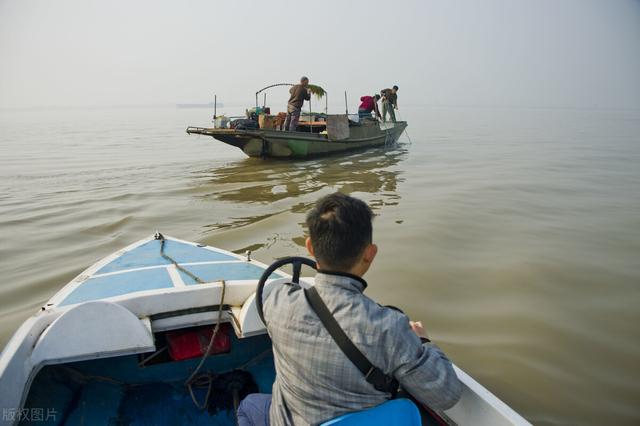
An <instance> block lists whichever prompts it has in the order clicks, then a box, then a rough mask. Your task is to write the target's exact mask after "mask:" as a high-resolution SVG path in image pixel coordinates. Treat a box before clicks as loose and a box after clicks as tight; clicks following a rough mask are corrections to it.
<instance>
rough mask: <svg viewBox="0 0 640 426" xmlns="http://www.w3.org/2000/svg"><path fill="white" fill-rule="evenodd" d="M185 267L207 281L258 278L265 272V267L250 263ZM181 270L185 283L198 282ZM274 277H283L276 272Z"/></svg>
mask: <svg viewBox="0 0 640 426" xmlns="http://www.w3.org/2000/svg"><path fill="white" fill-rule="evenodd" d="M185 268H186V269H187V270H188V271H189V272H191V273H193V274H195V275H196V276H197V277H198V278H200V279H201V280H203V281H205V282H212V281H220V280H227V281H229V280H257V279H259V278H260V276H261V275H262V273H263V272H264V268H262V267H260V266H256V265H252V264H250V263H215V264H212V265H189V266H185ZM179 272H180V276H181V277H182V281H184V283H185V284H187V285H192V284H197V282H196V281H195V280H194V279H193V278H191V277H190V276H188V275H187V274H185V273H184V272H182V271H179ZM272 278H282V276H280V275H279V274H278V273H274V274H273V275H272Z"/></svg>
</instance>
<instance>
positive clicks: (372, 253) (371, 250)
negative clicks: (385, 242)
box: [362, 244, 378, 263]
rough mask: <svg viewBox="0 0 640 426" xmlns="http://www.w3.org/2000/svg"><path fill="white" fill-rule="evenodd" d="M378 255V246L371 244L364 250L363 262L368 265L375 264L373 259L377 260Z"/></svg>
mask: <svg viewBox="0 0 640 426" xmlns="http://www.w3.org/2000/svg"><path fill="white" fill-rule="evenodd" d="M376 254H378V246H377V245H375V244H369V245H368V246H367V248H365V249H364V255H363V256H362V260H364V261H365V262H366V263H371V262H373V259H375V258H376Z"/></svg>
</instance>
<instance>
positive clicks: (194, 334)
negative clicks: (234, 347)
mask: <svg viewBox="0 0 640 426" xmlns="http://www.w3.org/2000/svg"><path fill="white" fill-rule="evenodd" d="M213 328H214V326H207V327H199V328H195V329H194V328H192V329H189V330H176V331H170V332H168V333H167V334H166V338H167V345H168V346H169V356H170V357H171V359H172V360H174V361H182V360H185V359H191V358H196V357H201V356H203V355H204V353H205V352H206V351H207V347H209V342H211V336H212V335H213ZM230 350H231V337H229V324H221V325H220V329H219V330H218V334H216V337H215V339H214V340H213V344H212V345H211V350H210V351H209V355H214V354H220V353H226V352H229V351H230Z"/></svg>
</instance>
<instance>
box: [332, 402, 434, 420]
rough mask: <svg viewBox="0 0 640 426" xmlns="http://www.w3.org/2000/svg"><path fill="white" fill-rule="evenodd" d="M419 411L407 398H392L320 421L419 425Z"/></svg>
mask: <svg viewBox="0 0 640 426" xmlns="http://www.w3.org/2000/svg"><path fill="white" fill-rule="evenodd" d="M421 424H422V421H421V419H420V411H419V410H418V407H416V405H415V404H414V403H413V402H411V401H409V400H408V399H392V400H391V401H387V402H385V403H383V404H380V405H378V406H376V407H373V408H369V409H367V410H363V411H357V412H355V413H349V414H345V415H342V416H340V417H336V418H335V419H332V420H329V421H327V422H324V423H322V425H321V426H329V425H331V426H366V425H385V426H420V425H421Z"/></svg>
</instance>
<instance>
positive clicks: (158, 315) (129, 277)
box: [0, 233, 529, 426]
mask: <svg viewBox="0 0 640 426" xmlns="http://www.w3.org/2000/svg"><path fill="white" fill-rule="evenodd" d="M297 259H299V258H297ZM284 263H287V262H286V261H285V262H283V261H279V262H277V263H276V264H274V265H271V267H269V266H268V265H266V264H263V263H261V262H259V261H257V260H255V259H252V258H251V254H250V253H249V252H247V253H246V254H245V255H240V254H235V253H232V252H229V251H225V250H222V249H219V248H216V247H210V246H205V245H201V244H196V243H192V242H187V241H182V240H179V239H175V238H170V237H165V236H163V235H161V234H159V233H156V234H155V235H152V236H149V237H148V238H145V239H143V240H141V241H138V242H136V243H134V244H132V245H130V246H128V247H126V248H124V249H122V250H120V251H117V252H116V253H113V254H111V255H110V256H107V257H106V258H104V259H103V260H101V261H99V262H97V263H96V264H94V265H93V266H91V267H89V268H88V269H86V270H85V271H84V272H82V273H81V274H80V275H78V276H77V277H76V278H74V279H73V280H72V281H71V282H70V283H68V284H67V285H66V286H64V287H63V288H62V289H61V290H60V291H59V292H58V293H57V294H55V295H54V296H53V297H52V298H51V300H49V301H48V302H47V303H46V304H45V305H44V306H42V308H41V309H40V310H39V311H38V312H37V313H36V314H35V315H34V316H32V317H31V318H29V319H27V320H26V321H25V322H24V323H23V324H22V326H21V327H20V328H19V329H18V330H17V331H16V333H15V334H14V335H13V337H12V338H11V340H10V341H9V343H8V344H7V345H6V347H5V348H4V350H3V352H2V354H1V356H0V409H2V411H3V413H2V418H1V424H2V425H12V424H18V423H21V424H26V423H29V422H43V423H44V424H55V425H80V424H88V425H115V424H117V425H121V424H122V425H124V424H126V425H146V424H149V425H159V424H163V425H164V424H166V425H176V424H181V425H199V424H217V425H234V424H236V423H235V422H236V419H235V408H236V407H237V405H238V402H239V401H240V400H241V399H242V398H243V397H244V395H246V394H248V393H252V392H263V393H270V391H271V387H272V385H273V381H274V379H275V374H276V372H275V368H274V362H273V352H272V347H271V341H270V338H269V335H268V333H267V330H266V329H265V326H264V324H263V323H262V321H261V320H260V316H259V313H258V310H259V307H258V305H259V304H258V303H257V301H258V299H257V297H256V291H258V292H260V291H261V290H262V289H264V288H265V287H266V286H276V285H282V284H283V283H284V282H298V283H299V284H300V285H309V286H310V285H313V278H306V277H301V276H300V267H301V261H300V260H296V259H293V260H292V263H293V264H294V266H293V274H292V275H290V274H288V273H286V272H285V271H283V270H282V269H281V267H282V265H283V264H284ZM306 263H310V262H306ZM311 264H312V263H311ZM455 370H456V373H457V375H458V377H459V378H460V380H461V381H462V383H463V384H464V391H463V396H462V399H461V400H460V401H459V402H458V403H457V404H456V405H455V406H454V407H452V408H451V409H449V410H447V411H446V412H441V413H436V415H437V416H438V419H439V421H442V423H443V424H451V425H455V424H457V425H471V424H473V425H492V426H496V425H498V426H499V425H528V424H529V423H528V422H527V421H526V420H525V419H524V418H522V417H521V416H520V415H518V414H517V413H516V412H515V411H514V410H512V409H511V408H510V407H508V406H507V405H506V404H505V403H503V402H502V401H500V400H499V399H498V398H497V397H496V396H494V395H493V394H491V393H490V392H489V391H488V390H487V389H485V388H484V387H483V386H482V385H480V384H479V383H478V382H476V381H475V380H474V379H473V378H471V377H470V376H469V375H467V374H466V373H465V372H464V371H462V370H461V369H460V368H458V367H457V366H456V367H455ZM396 401H405V402H406V401H408V400H394V401H393V404H394V406H399V405H401V402H398V403H396ZM383 405H384V404H383ZM405 405H406V404H405ZM379 407H381V406H379ZM372 410H378V407H376V408H372V409H369V410H365V411H362V412H360V413H351V414H346V415H345V416H342V418H339V419H334V420H330V421H328V422H327V423H326V424H333V425H342V426H347V425H355V424H383V420H384V416H382V415H380V416H378V415H377V414H376V413H377V412H376V411H372ZM367 413H369V414H368V415H369V417H368V419H369V420H368V421H367V423H363V421H364V420H362V419H363V418H365V417H363V416H366V415H367ZM372 413H373V414H372ZM389 413H393V411H389V410H387V412H386V415H387V416H388V415H390V414H389ZM372 416H376V419H378V421H374V422H372V421H371V417H372ZM354 419H355V420H354ZM358 419H360V422H359V423H358ZM387 420H388V418H387ZM398 421H399V420H398ZM384 424H391V423H388V422H385V423H384ZM395 424H400V423H398V422H396V423H395ZM403 424H405V423H403Z"/></svg>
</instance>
